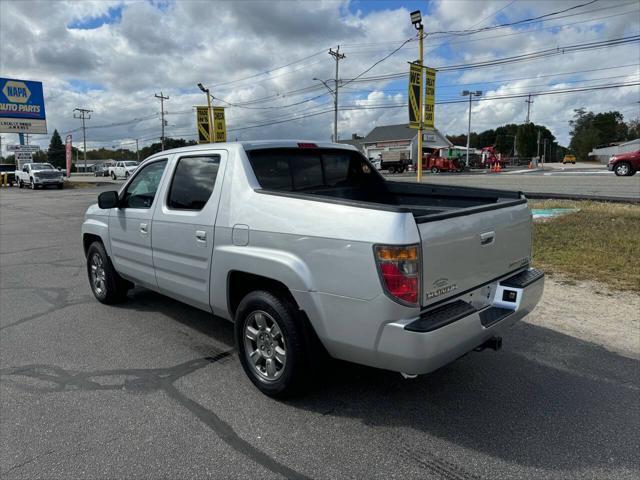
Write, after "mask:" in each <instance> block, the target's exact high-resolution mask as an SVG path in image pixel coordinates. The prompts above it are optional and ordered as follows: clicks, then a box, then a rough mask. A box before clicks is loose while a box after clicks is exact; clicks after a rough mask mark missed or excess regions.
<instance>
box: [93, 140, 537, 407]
mask: <svg viewBox="0 0 640 480" xmlns="http://www.w3.org/2000/svg"><path fill="white" fill-rule="evenodd" d="M82 241H83V245H84V252H85V255H86V265H87V274H88V278H89V283H90V285H91V289H92V291H93V294H94V296H95V297H96V299H97V300H98V301H100V302H102V303H105V304H113V303H116V302H122V301H124V300H125V299H126V297H127V291H128V290H129V289H130V288H132V287H133V285H134V284H136V285H140V286H142V287H146V288H149V289H151V290H155V291H157V292H160V293H162V294H164V295H167V296H169V297H172V298H174V299H177V300H179V301H182V302H185V303H187V304H189V305H192V306H194V307H196V308H200V309H202V310H204V311H207V312H210V313H212V314H214V315H216V316H219V317H222V318H225V319H227V320H230V321H232V322H234V325H235V327H234V328H235V341H236V346H237V352H238V355H239V357H240V362H241V364H242V366H243V368H244V370H245V372H246V374H247V375H248V377H249V378H250V379H251V381H252V382H253V383H254V385H256V387H257V388H259V389H260V390H261V391H262V392H264V393H265V394H268V395H274V396H279V395H286V394H288V393H290V392H292V391H295V390H297V389H298V388H299V387H300V386H301V385H304V384H305V382H307V381H308V380H310V379H313V378H314V377H313V375H312V374H311V373H310V368H311V366H312V365H313V363H314V362H315V361H317V359H321V358H323V355H326V354H328V355H330V356H332V357H335V358H338V359H342V360H347V361H351V362H356V363H360V364H364V365H369V366H373V367H378V368H383V369H387V370H391V371H396V372H403V373H404V374H405V375H411V376H412V375H417V374H424V373H427V372H431V371H433V370H435V369H437V368H440V367H441V366H443V365H445V364H447V363H449V362H452V361H454V360H455V359H457V358H459V357H461V356H462V355H464V354H465V353H467V352H469V351H471V350H474V349H476V350H482V349H485V348H492V349H498V348H500V346H501V341H502V337H501V336H502V334H503V332H504V330H505V329H506V328H507V327H509V326H510V325H512V324H513V323H515V322H516V321H518V320H520V319H522V318H523V317H524V316H526V315H527V314H528V313H529V312H530V311H531V310H532V309H533V308H534V307H535V305H536V304H537V303H538V301H539V300H540V296H541V295H542V291H543V285H544V279H543V276H544V274H543V273H542V272H540V271H538V270H534V269H532V268H531V267H530V262H531V212H530V210H529V208H528V206H527V200H526V198H525V197H524V195H523V194H522V193H519V192H508V191H499V190H485V189H479V188H470V187H453V186H445V185H431V184H429V185H427V184H424V185H422V184H416V183H414V182H395V181H387V180H385V178H384V177H383V176H382V175H381V174H380V173H379V172H378V171H377V170H376V169H375V168H374V167H373V165H372V164H371V163H370V162H369V161H368V160H367V159H366V158H365V157H363V156H362V155H361V154H360V153H359V152H358V151H357V150H356V149H355V148H353V147H351V146H348V145H340V144H332V143H309V142H296V141H261V142H242V143H220V144H203V145H194V146H189V147H183V148H179V149H175V150H168V151H164V152H160V153H157V154H155V155H153V156H151V157H149V158H148V159H147V160H145V161H144V162H143V163H142V165H141V166H140V168H138V170H136V172H135V173H134V174H133V175H132V177H131V178H130V179H129V180H128V181H127V182H126V183H125V184H124V185H123V186H122V187H121V188H120V190H119V191H110V192H104V193H101V194H100V195H99V197H98V204H97V205H92V206H90V207H89V208H88V210H87V212H86V214H85V219H84V223H83V225H82ZM141 341H142V340H141ZM496 374H497V375H499V372H496Z"/></svg>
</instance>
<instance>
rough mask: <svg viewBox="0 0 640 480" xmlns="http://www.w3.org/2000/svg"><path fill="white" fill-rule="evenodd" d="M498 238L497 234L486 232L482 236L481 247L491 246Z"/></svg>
mask: <svg viewBox="0 0 640 480" xmlns="http://www.w3.org/2000/svg"><path fill="white" fill-rule="evenodd" d="M495 238H496V232H486V233H483V234H481V235H480V245H489V244H491V243H493V240H494V239H495Z"/></svg>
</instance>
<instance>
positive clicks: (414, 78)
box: [408, 63, 422, 128]
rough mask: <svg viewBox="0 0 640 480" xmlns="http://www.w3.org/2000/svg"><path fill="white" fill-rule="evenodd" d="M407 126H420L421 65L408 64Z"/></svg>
mask: <svg viewBox="0 0 640 480" xmlns="http://www.w3.org/2000/svg"><path fill="white" fill-rule="evenodd" d="M408 96H409V127H410V128H420V99H421V98H422V66H421V65H420V64H417V63H411V64H409V95H408Z"/></svg>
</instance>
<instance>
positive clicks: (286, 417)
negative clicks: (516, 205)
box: [0, 177, 640, 480]
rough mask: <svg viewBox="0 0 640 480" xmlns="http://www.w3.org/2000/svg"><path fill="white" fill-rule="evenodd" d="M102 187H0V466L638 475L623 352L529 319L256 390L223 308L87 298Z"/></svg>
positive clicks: (71, 470) (455, 476) (194, 472)
mask: <svg viewBox="0 0 640 480" xmlns="http://www.w3.org/2000/svg"><path fill="white" fill-rule="evenodd" d="M531 178H533V177H531ZM540 178H545V177H540ZM108 188H110V186H108V185H105V186H103V187H95V188H86V189H69V190H66V189H65V190H62V191H58V190H47V191H40V190H37V191H30V190H18V189H7V190H4V189H3V190H2V191H0V313H1V315H0V478H2V479H14V478H29V479H32V478H46V479H54V478H55V479H57V478H59V479H75V478H96V479H97V478H99V479H103V478H109V479H113V478H153V479H156V478H171V479H177V478H251V479H253V478H260V479H263V478H265V479H266V478H319V479H323V478H327V479H328V478H331V479H334V478H357V479H361V478H367V479H388V478H401V479H403V480H405V479H414V478H416V479H424V478H436V479H438V478H441V479H449V480H460V479H475V480H478V479H496V478H505V479H513V478H540V479H550V478H557V479H574V478H575V479H584V478H599V479H614V478H615V479H626V478H629V479H635V478H638V476H639V475H640V455H639V453H640V447H639V440H638V438H639V437H638V431H639V430H640V429H639V427H640V411H639V410H640V402H639V401H638V399H639V398H640V381H639V378H638V371H639V370H638V365H639V364H638V362H637V361H635V360H631V359H629V358H626V357H622V356H619V355H617V354H614V353H611V352H609V351H607V350H605V349H604V348H602V347H600V346H598V345H595V344H592V343H587V342H584V341H581V340H578V339H576V338H573V337H570V336H567V335H563V334H560V333H557V332H554V331H551V330H547V329H545V328H541V327H537V326H534V325H531V324H527V323H526V322H521V323H519V324H517V325H516V326H514V327H513V328H512V329H511V330H510V331H509V332H508V333H507V335H505V337H504V346H503V349H502V350H501V351H500V352H492V351H485V352H482V353H471V354H469V355H467V356H465V357H463V358H461V359H460V360H458V361H457V362H455V363H453V364H451V365H449V366H447V367H445V368H442V369H441V370H439V371H437V372H435V373H433V374H431V375H427V376H422V377H418V378H417V379H414V380H404V379H403V378H402V377H401V376H400V375H399V374H395V373H391V372H385V371H381V370H375V369H370V368H364V367H359V366H355V365H349V364H344V363H339V362H335V363H334V364H331V365H329V366H327V369H326V372H325V374H324V375H323V376H320V377H318V378H316V379H315V382H314V384H315V387H314V388H313V389H312V390H311V391H310V392H308V393H307V395H306V396H304V397H300V398H296V399H292V400H288V401H277V400H273V399H270V398H268V397H265V396H264V395H262V394H260V393H259V392H258V391H257V390H256V389H255V388H254V387H253V386H252V384H251V382H250V381H249V380H248V379H247V378H246V376H245V374H244V373H243V371H242V368H241V366H240V364H239V362H238V360H237V357H236V355H235V353H234V350H233V342H232V326H231V324H230V323H228V322H226V321H224V320H220V319H217V318H213V317H212V316H211V315H208V314H207V313H204V312H201V311H199V310H196V309H193V308H191V307H188V306H186V305H183V304H181V303H178V302H176V301H173V300H170V299H168V298H165V297H162V296H160V295H158V294H156V293H153V292H150V291H146V290H143V289H135V290H133V291H131V292H130V295H129V300H128V302H126V303H124V304H122V305H119V306H106V305H102V304H100V303H98V302H97V301H96V300H95V299H94V298H93V296H92V294H91V291H90V288H89V285H88V282H87V278H86V270H85V259H84V257H83V251H82V242H81V238H80V225H81V222H82V215H83V212H84V210H85V209H86V207H87V206H88V205H89V204H91V203H94V202H95V201H96V197H97V194H98V193H99V192H100V191H104V190H106V189H108Z"/></svg>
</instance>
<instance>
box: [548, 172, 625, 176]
mask: <svg viewBox="0 0 640 480" xmlns="http://www.w3.org/2000/svg"><path fill="white" fill-rule="evenodd" d="M544 175H614V173H613V172H609V171H597V172H549V173H545V174H544Z"/></svg>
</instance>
